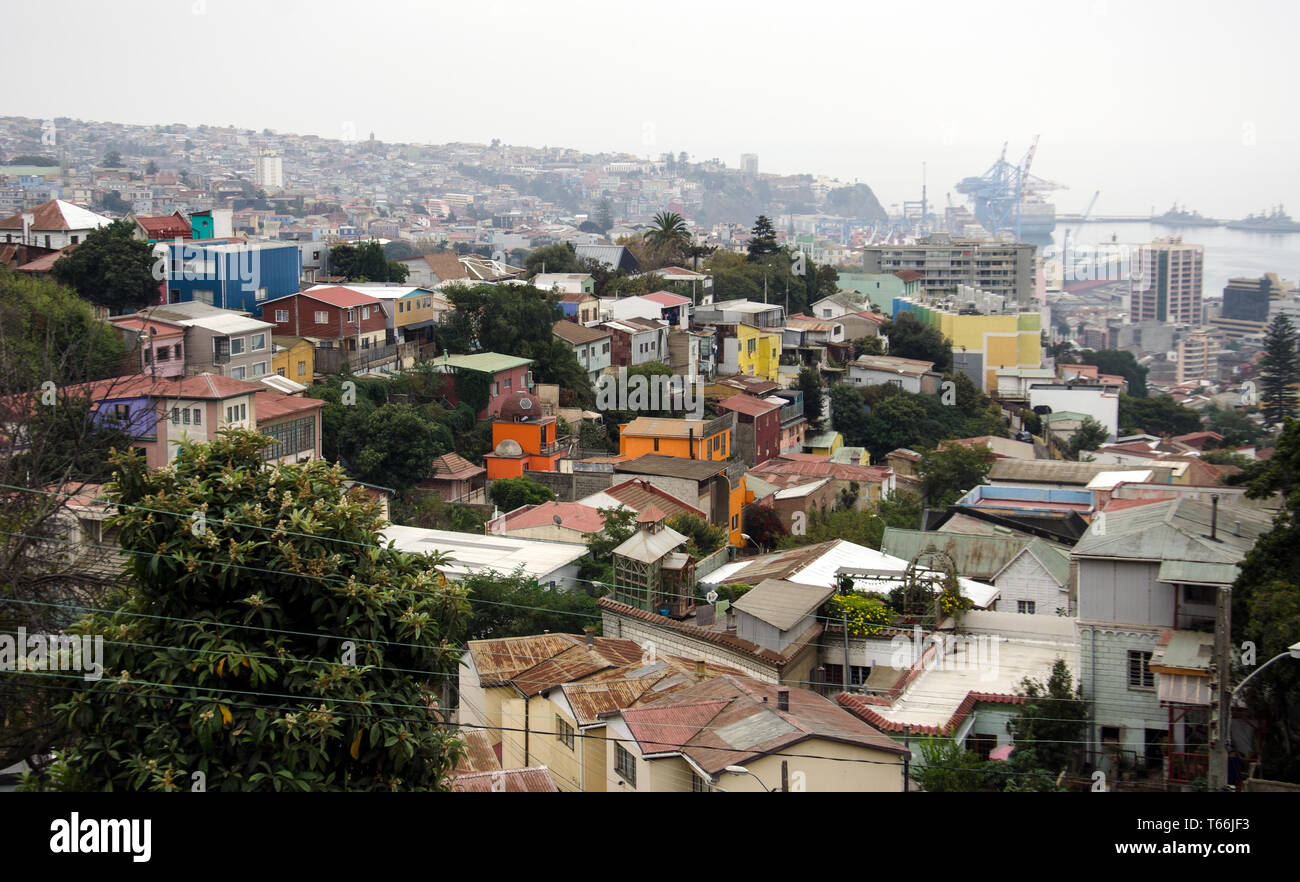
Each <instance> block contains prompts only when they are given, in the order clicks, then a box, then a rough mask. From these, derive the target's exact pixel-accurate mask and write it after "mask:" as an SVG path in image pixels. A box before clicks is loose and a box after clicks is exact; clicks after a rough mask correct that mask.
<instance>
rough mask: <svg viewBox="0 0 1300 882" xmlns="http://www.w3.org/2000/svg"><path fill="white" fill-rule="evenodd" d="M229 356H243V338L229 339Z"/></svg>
mask: <svg viewBox="0 0 1300 882" xmlns="http://www.w3.org/2000/svg"><path fill="white" fill-rule="evenodd" d="M230 354H231V355H243V354H244V338H243V337H231V338H230Z"/></svg>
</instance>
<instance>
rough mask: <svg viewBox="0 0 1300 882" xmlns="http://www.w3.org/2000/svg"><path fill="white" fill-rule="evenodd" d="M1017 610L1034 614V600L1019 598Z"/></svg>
mask: <svg viewBox="0 0 1300 882" xmlns="http://www.w3.org/2000/svg"><path fill="white" fill-rule="evenodd" d="M1016 612H1018V613H1028V614H1029V615H1031V616H1032V615H1033V614H1034V602H1033V601H1032V600H1017V601H1016Z"/></svg>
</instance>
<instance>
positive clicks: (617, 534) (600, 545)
mask: <svg viewBox="0 0 1300 882" xmlns="http://www.w3.org/2000/svg"><path fill="white" fill-rule="evenodd" d="M597 510H598V511H599V512H600V514H601V516H602V517H603V518H604V519H605V526H604V527H602V528H601V531H600V532H599V533H596V534H595V535H593V536H591V537H590V538H588V540H587V554H586V556H585V557H583V558H582V559H581V560H580V561H579V569H578V577H579V578H581V579H586V580H587V581H588V583H589V586H588V588H589V590H595V585H596V584H597V583H599V584H602V585H610V584H612V583H613V581H614V556H613V551H614V549H615V548H618V547H619V546H620V545H622V544H623V543H624V542H626V541H627V539H628V537H630V536H631V535H632V531H633V530H635V529H636V519H637V512H636V511H635V510H633V509H630V508H624V507H623V506H613V507H610V508H601V509H597Z"/></svg>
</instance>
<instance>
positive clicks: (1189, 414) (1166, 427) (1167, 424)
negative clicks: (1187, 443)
mask: <svg viewBox="0 0 1300 882" xmlns="http://www.w3.org/2000/svg"><path fill="white" fill-rule="evenodd" d="M1119 424H1120V427H1121V428H1120V434H1121V435H1127V434H1132V433H1133V432H1134V431H1136V432H1144V433H1146V434H1148V435H1157V436H1166V435H1186V434H1187V433H1189V432H1195V431H1198V430H1199V429H1200V428H1201V416H1200V414H1198V413H1197V412H1196V411H1194V410H1192V409H1191V408H1189V407H1183V406H1182V405H1181V404H1179V403H1178V402H1176V401H1174V400H1173V399H1172V398H1170V397H1169V396H1168V395H1153V396H1151V397H1149V398H1134V397H1133V396H1132V395H1120V397H1119Z"/></svg>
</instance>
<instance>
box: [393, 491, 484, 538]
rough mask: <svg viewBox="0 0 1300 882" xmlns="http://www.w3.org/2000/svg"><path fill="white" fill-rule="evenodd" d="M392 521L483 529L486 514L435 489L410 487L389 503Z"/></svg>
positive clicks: (430, 527) (440, 527)
mask: <svg viewBox="0 0 1300 882" xmlns="http://www.w3.org/2000/svg"><path fill="white" fill-rule="evenodd" d="M389 506H390V511H391V516H392V520H393V523H395V524H404V525H406V526H410V527H423V528H424V529H426V530H454V531H456V532H458V533H480V534H481V533H482V532H483V525H484V524H485V523H486V522H487V518H486V517H484V515H483V514H482V513H481V512H480V511H479V510H478V509H476V508H473V507H472V506H468V505H460V504H458V503H454V502H446V501H444V500H443V499H442V498H441V497H439V496H438V494H436V493H432V492H425V491H420V490H411V491H408V492H406V493H399V494H397V495H396V496H394V497H393V499H392V501H391V502H390V503H389Z"/></svg>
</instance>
